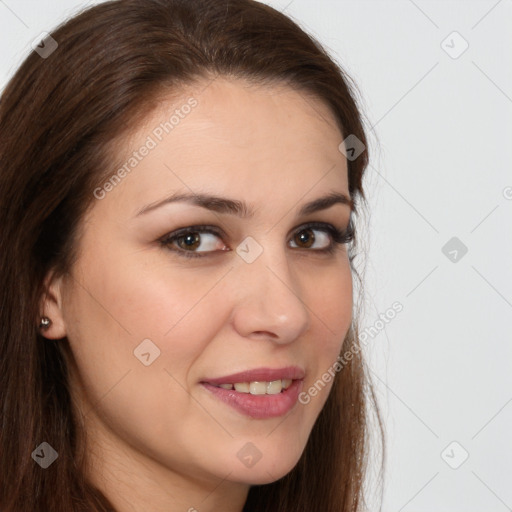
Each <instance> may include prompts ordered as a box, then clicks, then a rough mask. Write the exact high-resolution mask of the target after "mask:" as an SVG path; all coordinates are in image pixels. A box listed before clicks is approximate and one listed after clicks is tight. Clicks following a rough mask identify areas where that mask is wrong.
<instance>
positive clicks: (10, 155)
mask: <svg viewBox="0 0 512 512" xmlns="http://www.w3.org/2000/svg"><path fill="white" fill-rule="evenodd" d="M51 36H52V37H53V39H54V40H55V41H56V42H57V44H58V47H57V48H56V49H55V51H53V53H51V54H50V55H46V58H42V57H41V56H40V55H38V53H36V52H35V51H34V52H31V53H30V55H28V57H27V58H26V59H25V61H24V62H23V63H22V65H21V66H20V67H19V69H18V71H17V72H16V74H15V75H14V76H13V78H12V79H11V80H10V81H9V83H8V84H7V86H6V88H5V90H4V91H3V94H2V96H1V100H0V225H1V230H0V326H1V328H0V389H1V395H0V411H1V412H0V414H1V428H0V509H1V510H2V512H26V511H31V512H32V511H44V512H48V511H52V512H75V511H87V512H91V511H94V512H100V511H102V512H105V511H109V510H114V507H113V506H112V505H111V504H110V503H109V501H108V500H107V498H106V497H105V496H104V495H103V494H102V493H101V492H100V491H99V490H98V489H95V488H94V487H93V486H92V485H91V484H90V483H89V482H88V481H87V479H86V478H85V471H84V464H85V463H86V457H85V453H86V451H85V447H84V446H82V444H83V443H81V442H79V440H80V439H81V436H80V432H81V431H80V422H79V421H77V419H76V418H75V417H74V412H73V407H72V403H71V398H70V392H69V388H68V385H69V384H68V371H67V365H66V357H65V355H66V354H65V352H64V350H65V348H63V347H66V343H67V340H66V339H63V340H58V341H57V342H54V341H50V340H47V339H45V338H42V337H41V335H40V333H39V330H38V318H39V313H40V304H41V302H40V299H41V295H42V293H43V292H44V278H45V276H46V275H47V274H48V272H49V271H50V270H53V271H55V273H56V274H57V275H58V274H64V273H66V272H67V271H69V269H70V268H71V266H72V264H73V262H74V261H75V258H76V254H75V249H76V247H77V240H79V236H80V221H81V219H83V217H84V214H85V213H86V212H87V210H88V208H90V207H91V206H93V203H94V201H95V199H94V195H93V190H94V189H95V187H98V186H99V185H101V184H102V183H103V182H104V181H105V179H106V178H107V177H108V175H109V174H111V171H112V161H111V154H112V144H113V141H115V140H117V139H118V138H119V137H120V136H122V135H123V134H125V133H127V132H128V131H129V130H130V129H131V128H133V127H134V126H136V125H137V122H138V120H140V119H143V117H144V115H147V113H148V108H149V107H151V106H152V105H154V104H153V103H152V102H153V101H154V100H155V98H157V97H158V95H159V94H160V93H162V92H164V91H167V92H170V91H173V90H176V88H177V87H179V86H180V84H187V83H192V82H193V81H195V80H199V79H201V78H205V77H211V76H219V75H224V76H233V77H240V78H246V79H247V80H250V81H253V82H258V83H286V84H288V85H290V86H291V87H294V88H295V89H297V90H299V91H303V92H304V93H308V94H310V95H313V96H314V97H315V98H318V99H319V100H321V101H323V102H325V104H327V105H328V106H329V107H330V110H331V111H332V113H333V115H334V116H335V119H336V121H337V122H338V124H339V128H340V130H341V132H342V134H343V137H344V138H345V137H347V136H348V135H355V136H356V137H357V138H358V139H359V140H360V141H361V142H362V143H363V144H364V145H365V146H368V144H367V139H366V136H365V132H364V129H363V122H362V115H361V113H360V112H359V110H358V107H357V103H356V96H355V91H356V89H355V86H354V84H353V82H352V81H351V79H350V78H349V77H348V75H347V74H346V73H345V72H343V71H342V70H341V68H340V67H339V65H337V64H336V63H335V62H334V61H333V60H332V59H331V58H330V57H329V56H328V54H327V53H326V51H325V50H324V49H323V48H322V47H321V46H320V44H319V43H318V42H317V41H315V40H314V39H313V38H312V37H311V36H309V35H308V34H306V33H305V32H304V31H303V30H302V29H301V28H299V26H298V25H297V24H296V23H295V22H293V21H292V20H290V19H289V18H288V17H286V16H285V15H283V14H282V13H280V12H278V11H276V10H274V9H272V8H271V7H269V6H266V5H264V4H260V3H257V2H255V1H253V0H116V1H110V2H106V3H103V4H99V5H97V6H94V7H92V8H90V9H88V10H86V11H84V12H82V13H80V14H79V15H78V16H76V17H74V18H72V19H71V20H69V21H68V22H66V23H65V24H63V25H62V26H60V27H59V28H57V29H56V30H55V31H53V32H52V33H51ZM340 142H341V140H340ZM367 164H368V151H367V150H366V151H364V152H363V153H362V154H361V155H360V156H359V157H358V158H356V159H355V160H353V159H349V161H348V175H349V176H348V177H349V192H350V194H351V196H352V197H353V198H354V200H355V201H356V203H358V202H359V201H361V202H363V203H364V201H365V196H364V191H363V188H362V176H363V172H364V170H365V168H366V166H367ZM354 247H355V246H354ZM352 257H353V256H352ZM352 257H351V264H352ZM353 326H354V328H353V329H351V330H350V331H349V334H348V335H347V337H346V339H345V340H344V344H343V349H342V352H346V351H351V352H352V353H353V354H354V355H353V358H352V360H351V361H350V363H349V364H347V365H346V366H344V367H343V369H342V370H341V371H339V372H338V373H337V375H336V378H335V379H334V385H333V388H332V390H331V392H330V395H329V397H328V400H327V402H326V404H325V406H324V408H323V410H322V412H321V413H320V415H319V417H318V420H317V422H316V423H315V426H314V428H313V431H312V433H311V436H310V438H309V440H308V443H307V446H306V448H305V450H304V453H303V454H302V457H301V459H300V461H299V463H298V464H297V465H296V467H295V468H294V469H293V470H292V471H291V472H290V473H289V474H287V475H286V476H285V477H283V478H281V479H280V480H278V481H276V482H274V483H271V484H268V485H260V486H253V487H252V488H251V489H250V491H249V495H248V499H247V502H246V505H245V508H244V511H246V512H256V511H275V512H277V511H279V512H299V511H304V512H314V511H320V510H322V511H325V512H334V511H336V512H340V511H341V512H349V511H351V512H355V511H360V510H363V506H365V505H366V503H365V498H364V493H363V483H364V479H365V475H366V473H367V462H368V449H369V440H370V435H369V434H370V433H371V428H370V421H369V415H368V410H369V409H368V407H367V406H368V405H369V404H370V405H373V406H374V408H373V410H375V411H376V413H377V418H378V424H377V426H378V430H379V432H380V434H381V437H380V438H379V439H381V440H382V441H383V440H384V435H383V426H382V422H381V419H380V414H379V412H378V406H377V402H376V400H375V394H374V391H373V388H372V385H371V381H370V378H369V375H368V370H367V368H366V367H365V363H364V360H363V358H362V356H361V347H360V345H359V340H358V327H357V317H356V316H355V317H354V319H353ZM43 441H45V442H48V443H49V444H50V445H51V446H52V447H53V448H54V449H55V450H56V452H57V453H58V460H57V461H56V462H55V463H54V464H52V465H51V467H49V468H48V469H46V470H42V469H41V468H40V467H39V465H37V464H35V463H34V461H33V460H32V458H31V454H32V452H33V451H34V450H35V448H36V447H37V446H39V445H40V444H41V443H42V442H43ZM382 447H383V448H384V442H382ZM383 460H384V457H383Z"/></svg>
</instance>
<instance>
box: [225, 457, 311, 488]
mask: <svg viewBox="0 0 512 512" xmlns="http://www.w3.org/2000/svg"><path fill="white" fill-rule="evenodd" d="M300 455H301V454H299V455H298V456H296V457H294V458H293V460H290V459H286V460H285V459H281V460H268V461H266V462H265V461H264V460H263V458H262V459H260V460H259V461H258V462H257V463H256V464H254V465H253V466H252V467H247V468H243V467H242V468H240V467H237V468H233V472H232V473H231V475H230V476H229V480H231V481H234V482H240V483H245V484H248V485H264V484H271V483H273V482H276V481H277V480H280V479H281V478H283V477H284V476H286V475H287V474H288V473H290V471H292V470H293V468H294V467H295V466H296V465H297V462H298V460H299V458H300ZM281 457H282V455H281Z"/></svg>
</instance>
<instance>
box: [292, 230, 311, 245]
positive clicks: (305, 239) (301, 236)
mask: <svg viewBox="0 0 512 512" xmlns="http://www.w3.org/2000/svg"><path fill="white" fill-rule="evenodd" d="M294 241H295V243H296V244H297V245H298V246H299V247H304V248H305V249H309V248H310V247H311V246H312V245H313V244H314V243H315V234H314V233H313V230H312V229H311V228H307V229H303V230H302V231H299V232H298V233H297V234H296V235H295V237H294Z"/></svg>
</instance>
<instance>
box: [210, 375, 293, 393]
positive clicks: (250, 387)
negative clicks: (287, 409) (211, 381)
mask: <svg viewBox="0 0 512 512" xmlns="http://www.w3.org/2000/svg"><path fill="white" fill-rule="evenodd" d="M291 384H292V379H282V380H273V381H270V382H265V381H253V382H236V383H234V384H219V385H218V387H219V388H222V389H227V390H231V389H235V391H238V392H239V393H250V394H251V395H278V394H279V393H281V391H283V390H285V389H288V388H289V387H290V386H291Z"/></svg>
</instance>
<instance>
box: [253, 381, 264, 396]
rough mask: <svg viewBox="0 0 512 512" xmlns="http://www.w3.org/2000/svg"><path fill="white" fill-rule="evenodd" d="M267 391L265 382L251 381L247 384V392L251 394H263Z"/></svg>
mask: <svg viewBox="0 0 512 512" xmlns="http://www.w3.org/2000/svg"><path fill="white" fill-rule="evenodd" d="M266 392H267V384H266V383H265V382H251V383H250V384H249V393H251V395H264V394H265V393H266Z"/></svg>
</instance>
